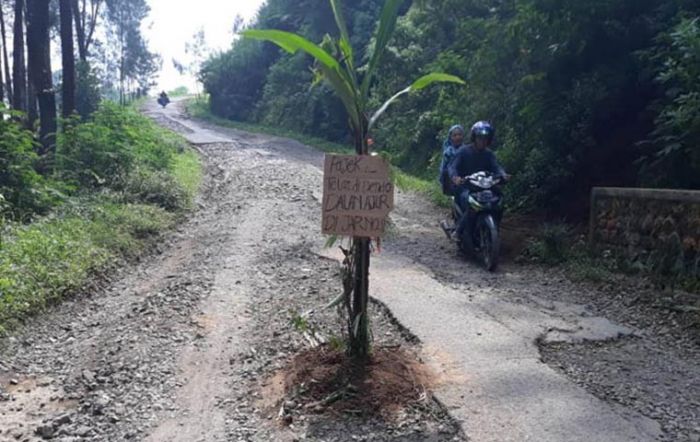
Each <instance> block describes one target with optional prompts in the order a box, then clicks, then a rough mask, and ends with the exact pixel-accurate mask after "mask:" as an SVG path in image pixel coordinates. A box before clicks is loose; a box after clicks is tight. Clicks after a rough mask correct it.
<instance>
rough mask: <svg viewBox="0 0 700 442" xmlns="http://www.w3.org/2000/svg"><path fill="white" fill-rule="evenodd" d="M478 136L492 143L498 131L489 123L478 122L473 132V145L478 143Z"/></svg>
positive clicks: (473, 127)
mask: <svg viewBox="0 0 700 442" xmlns="http://www.w3.org/2000/svg"><path fill="white" fill-rule="evenodd" d="M477 135H479V136H483V137H487V138H488V140H489V143H490V142H492V141H493V137H494V135H496V129H494V128H493V126H491V123H489V122H488V121H477V122H476V123H474V125H473V126H472V130H471V140H472V143H473V142H475V141H476V137H477Z"/></svg>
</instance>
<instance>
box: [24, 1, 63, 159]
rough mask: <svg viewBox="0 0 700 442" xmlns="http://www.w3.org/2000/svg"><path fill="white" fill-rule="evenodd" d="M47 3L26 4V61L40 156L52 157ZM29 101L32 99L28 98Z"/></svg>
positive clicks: (52, 104) (52, 94)
mask: <svg viewBox="0 0 700 442" xmlns="http://www.w3.org/2000/svg"><path fill="white" fill-rule="evenodd" d="M49 1H50V0H28V1H27V55H28V57H27V59H28V70H29V73H30V74H29V77H30V81H31V82H32V83H33V86H34V91H35V93H36V98H37V101H38V103H39V119H40V123H39V124H40V125H39V138H40V142H41V146H42V148H41V150H40V154H42V155H46V154H49V155H50V154H52V153H53V151H54V149H55V147H56V143H55V136H56V129H57V125H56V94H55V91H54V90H53V79H52V72H51V38H50V35H49ZM30 100H31V97H30Z"/></svg>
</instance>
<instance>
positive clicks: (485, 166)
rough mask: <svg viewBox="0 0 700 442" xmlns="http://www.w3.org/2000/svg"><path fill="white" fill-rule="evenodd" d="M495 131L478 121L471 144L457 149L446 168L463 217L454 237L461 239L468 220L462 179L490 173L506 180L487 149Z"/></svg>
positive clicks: (501, 169) (466, 191) (467, 195)
mask: <svg viewBox="0 0 700 442" xmlns="http://www.w3.org/2000/svg"><path fill="white" fill-rule="evenodd" d="M494 135H495V130H494V128H493V126H491V124H490V123H488V122H486V121H479V122H477V123H475V124H474V125H473V126H472V128H471V132H470V140H471V143H470V144H468V145H466V146H464V147H463V148H461V149H459V151H458V152H457V155H456V156H455V158H454V160H453V161H452V163H450V165H449V167H448V172H449V176H450V179H451V180H452V182H453V183H454V185H455V186H456V187H455V191H454V195H455V198H457V204H458V205H459V207H460V208H461V209H462V211H463V213H464V216H462V218H461V219H460V220H459V222H458V223H457V230H456V232H455V235H456V237H457V238H461V236H462V233H463V232H464V229H465V228H466V227H467V225H468V223H469V220H468V219H467V218H468V217H467V214H468V213H469V210H468V208H469V189H468V187H467V186H466V185H465V179H464V177H466V176H469V175H471V174H473V173H476V172H480V171H486V172H491V173H492V174H493V175H495V176H497V177H501V178H502V179H503V180H507V179H508V178H509V175H508V174H506V172H505V170H504V169H503V168H502V167H501V165H500V164H498V161H497V160H496V155H494V153H493V152H492V151H491V150H490V149H489V146H490V145H491V143H493V137H494Z"/></svg>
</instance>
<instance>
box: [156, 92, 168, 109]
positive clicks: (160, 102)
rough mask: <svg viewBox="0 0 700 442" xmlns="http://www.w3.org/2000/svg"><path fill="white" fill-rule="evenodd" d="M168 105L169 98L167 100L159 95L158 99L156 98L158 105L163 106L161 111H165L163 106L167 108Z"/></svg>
mask: <svg viewBox="0 0 700 442" xmlns="http://www.w3.org/2000/svg"><path fill="white" fill-rule="evenodd" d="M168 103H170V98H168V97H167V96H163V95H161V96H160V97H158V104H160V105H161V106H163V109H165V106H167V105H168Z"/></svg>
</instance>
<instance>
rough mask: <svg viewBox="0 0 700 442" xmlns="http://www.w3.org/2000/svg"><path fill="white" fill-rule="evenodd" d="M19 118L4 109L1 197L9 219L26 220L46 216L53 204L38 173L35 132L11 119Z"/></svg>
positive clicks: (0, 117) (0, 133) (1, 116)
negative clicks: (38, 215) (43, 213)
mask: <svg viewBox="0 0 700 442" xmlns="http://www.w3.org/2000/svg"><path fill="white" fill-rule="evenodd" d="M13 116H17V114H15V113H11V112H9V111H7V110H6V109H5V108H4V107H3V106H2V105H0V195H2V196H3V200H4V201H5V203H4V208H5V211H6V214H7V215H8V216H12V217H15V218H20V219H23V218H24V217H25V215H27V214H31V213H34V212H45V211H46V210H47V209H48V208H49V207H50V206H51V205H52V204H53V201H52V199H51V195H50V194H49V192H48V188H47V185H46V181H45V180H44V179H43V177H42V176H41V175H39V174H38V173H37V172H36V170H35V166H36V162H37V155H36V153H35V152H34V148H35V147H36V144H35V141H34V138H33V135H32V133H31V132H29V131H27V130H25V129H23V128H22V127H21V126H20V125H19V124H18V123H17V122H16V121H13V120H12V119H10V117H13Z"/></svg>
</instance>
